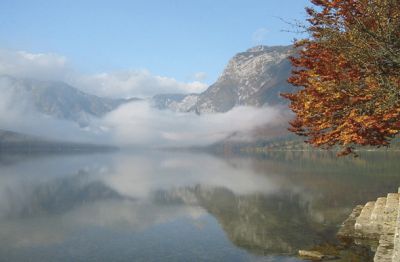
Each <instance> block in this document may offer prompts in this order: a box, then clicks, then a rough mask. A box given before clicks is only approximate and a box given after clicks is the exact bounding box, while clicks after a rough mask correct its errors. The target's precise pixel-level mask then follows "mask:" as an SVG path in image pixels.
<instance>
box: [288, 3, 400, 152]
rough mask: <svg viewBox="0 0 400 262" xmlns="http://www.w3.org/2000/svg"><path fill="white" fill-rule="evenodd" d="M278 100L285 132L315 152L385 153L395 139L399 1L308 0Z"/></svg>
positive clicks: (399, 114) (399, 98)
mask: <svg viewBox="0 0 400 262" xmlns="http://www.w3.org/2000/svg"><path fill="white" fill-rule="evenodd" d="M311 2H312V3H313V4H314V5H315V7H314V8H307V9H306V10H307V13H308V14H309V19H308V22H309V23H310V26H309V27H308V31H309V33H310V37H309V38H308V39H304V40H300V41H297V42H296V43H295V47H296V48H297V49H298V51H299V54H298V55H297V56H294V57H292V58H291V61H292V64H293V66H294V67H295V70H294V71H293V72H292V76H291V77H290V78H289V82H290V83H292V84H293V85H294V86H297V87H299V88H300V89H299V90H298V91H297V92H296V93H291V94H283V96H284V97H286V98H288V99H289V100H290V101H291V104H290V108H291V109H292V110H293V112H294V113H295V114H296V117H295V119H294V120H292V121H291V122H290V124H291V128H290V130H291V131H293V132H295V133H297V134H298V135H304V136H307V137H308V140H307V142H308V143H310V144H312V145H314V146H317V147H327V148H329V147H332V146H334V145H338V146H340V147H342V152H341V154H344V155H345V154H349V153H351V152H352V150H353V149H354V146H355V145H362V146H365V145H371V146H378V147H379V146H387V145H389V143H390V141H391V139H392V138H393V137H394V136H395V135H396V134H398V133H399V132H400V0H312V1H311Z"/></svg>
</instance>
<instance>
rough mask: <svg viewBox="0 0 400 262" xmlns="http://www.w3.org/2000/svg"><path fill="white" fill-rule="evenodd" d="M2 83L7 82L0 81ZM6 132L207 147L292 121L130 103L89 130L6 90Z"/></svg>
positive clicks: (272, 114) (267, 114) (2, 117)
mask: <svg viewBox="0 0 400 262" xmlns="http://www.w3.org/2000/svg"><path fill="white" fill-rule="evenodd" d="M0 85H1V83H0ZM1 89H2V92H3V93H2V96H1V97H0V123H1V124H0V129H4V130H9V131H16V132H19V133H24V134H29V135H34V136H39V137H43V138H46V139H50V140H59V141H69V142H87V143H98V144H110V145H117V146H119V147H135V146H136V147H152V148H154V147H188V146H207V145H210V144H212V143H215V142H218V141H220V140H223V139H225V138H228V137H232V134H234V133H240V134H241V135H240V136H235V139H236V140H246V139H251V135H250V132H251V131H252V130H254V129H255V128H257V127H260V126H265V125H269V126H274V125H276V124H278V123H279V119H286V117H285V112H286V111H285V110H283V109H281V108H278V107H263V108H255V107H236V108H234V109H232V110H230V111H229V112H226V113H215V114H202V115H198V114H195V113H177V112H172V111H170V110H158V109H155V108H153V107H152V106H151V105H150V103H149V102H147V101H140V102H130V103H128V104H125V105H122V106H120V107H118V108H117V109H116V110H114V111H111V112H110V113H108V114H107V115H105V116H104V117H102V118H94V117H93V118H92V119H91V121H90V122H89V124H88V126H85V127H80V126H79V124H77V123H76V122H72V121H66V120H60V119H56V118H54V117H51V116H48V115H44V114H41V113H39V112H37V111H35V108H34V105H33V104H32V103H31V101H30V100H29V98H27V97H26V98H24V97H21V96H20V95H16V94H15V92H13V91H12V89H7V88H4V86H1Z"/></svg>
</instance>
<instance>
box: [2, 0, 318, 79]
mask: <svg viewBox="0 0 400 262" xmlns="http://www.w3.org/2000/svg"><path fill="white" fill-rule="evenodd" d="M307 5H310V4H309V1H306V0H241V1H239V0H225V1H222V0H201V1H200V0H198V1H191V0H175V1H173V0H164V1H161V0H158V1H156V0H146V1H144V0H143V1H134V0H132V1H128V0H114V1H111V0H110V1H101V0H80V1H74V0H69V1H62V0H59V1H52V0H47V1H43V0H36V1H30V0H26V1H19V0H2V1H1V2H0V48H5V49H12V50H24V51H28V52H32V53H35V52H40V53H47V52H51V53H57V54H61V55H63V56H65V57H67V59H68V60H69V61H70V62H71V63H72V64H73V66H74V67H76V68H78V69H79V70H80V71H82V72H86V73H99V72H109V71H118V70H125V69H133V70H140V69H146V70H149V71H150V72H151V73H152V74H156V75H161V76H168V77H173V78H175V79H177V80H179V81H193V79H194V75H195V74H196V73H198V72H204V73H205V74H206V76H207V77H206V78H205V79H203V81H205V82H206V83H212V82H214V81H215V80H216V78H217V77H218V75H219V74H220V73H221V72H222V70H223V68H224V66H225V65H226V63H227V61H228V60H229V59H230V58H231V57H232V56H233V55H234V54H236V53H237V52H240V51H244V50H246V49H248V48H250V47H252V46H254V45H257V44H266V45H287V44H291V43H292V40H293V38H294V37H301V36H298V35H295V34H293V33H288V32H282V30H285V29H291V28H290V26H289V25H287V24H285V23H284V22H282V21H281V19H280V18H282V19H285V20H288V21H293V20H295V19H297V20H304V19H305V12H304V7H305V6H307Z"/></svg>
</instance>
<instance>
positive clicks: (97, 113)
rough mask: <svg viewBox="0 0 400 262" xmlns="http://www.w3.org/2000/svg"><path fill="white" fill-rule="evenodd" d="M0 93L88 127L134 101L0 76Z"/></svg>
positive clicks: (47, 113)
mask: <svg viewBox="0 0 400 262" xmlns="http://www.w3.org/2000/svg"><path fill="white" fill-rule="evenodd" d="M0 90H2V93H4V92H5V91H8V92H11V93H12V95H13V98H14V99H16V100H17V101H22V100H24V101H27V102H28V103H30V104H31V105H32V106H33V107H34V109H36V110H37V111H38V112H40V113H43V114H46V115H49V116H53V117H56V118H59V119H65V120H72V121H75V122H77V123H79V125H81V126H86V125H87V124H88V122H89V121H90V119H91V118H92V117H101V116H103V115H104V114H106V113H108V112H110V111H112V110H114V109H116V108H117V107H118V106H120V105H121V104H124V103H127V102H129V101H132V100H137V99H136V98H133V99H112V98H101V97H98V96H95V95H90V94H86V93H84V92H82V91H79V90H78V89H76V88H75V87H72V86H70V85H68V84H66V83H63V82H54V81H42V80H36V79H26V78H16V77H12V76H8V75H3V76H0Z"/></svg>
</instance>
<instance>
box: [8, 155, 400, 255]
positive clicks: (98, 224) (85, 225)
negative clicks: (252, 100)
mask: <svg viewBox="0 0 400 262" xmlns="http://www.w3.org/2000/svg"><path fill="white" fill-rule="evenodd" d="M398 156H399V154H398V153H386V152H376V153H373V152H370V153H364V154H362V155H361V157H360V158H357V159H354V158H341V159H337V158H336V157H335V156H333V155H330V154H328V153H316V152H314V153H310V152H297V153H296V152H279V153H271V154H268V155H264V156H262V157H260V156H257V157H254V156H253V157H252V156H220V157H218V156H212V155H207V154H194V153H179V152H173V153H172V152H155V151H147V152H140V153H116V154H98V155H64V156H43V155H42V156H16V155H14V156H10V155H0V260H1V261H3V260H4V261H26V260H30V261H54V260H57V261H71V260H74V261H109V260H113V261H130V260H132V259H134V260H143V261H164V260H173V261H189V260H193V259H198V260H214V261H216V260H221V259H223V260H229V261H248V260H259V259H267V261H297V259H296V258H295V257H293V254H295V253H296V252H297V250H298V249H307V248H310V247H313V246H315V245H318V244H321V243H333V242H335V233H336V231H337V229H338V225H339V224H340V223H341V222H342V221H343V220H344V219H345V218H346V216H347V215H348V214H349V213H350V211H351V209H352V208H353V206H354V205H355V204H359V203H364V202H366V201H368V200H370V199H375V198H376V197H378V196H381V195H385V194H386V193H387V192H394V191H396V190H397V186H398V185H400V176H399V174H398V171H397V170H400V164H399V163H398V161H396V159H398Z"/></svg>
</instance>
